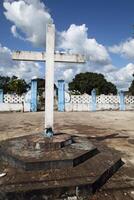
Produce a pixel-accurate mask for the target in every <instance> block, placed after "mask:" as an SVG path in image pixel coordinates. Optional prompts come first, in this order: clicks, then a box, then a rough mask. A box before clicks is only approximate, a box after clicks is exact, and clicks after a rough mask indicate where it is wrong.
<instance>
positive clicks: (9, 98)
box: [0, 91, 31, 112]
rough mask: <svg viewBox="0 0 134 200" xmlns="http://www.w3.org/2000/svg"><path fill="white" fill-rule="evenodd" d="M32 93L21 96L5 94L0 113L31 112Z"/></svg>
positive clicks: (0, 104) (0, 105)
mask: <svg viewBox="0 0 134 200" xmlns="http://www.w3.org/2000/svg"><path fill="white" fill-rule="evenodd" d="M30 108H31V91H28V92H27V93H26V94H23V95H21V96H19V95H17V94H5V95H4V98H3V103H0V112H8V111H9V112H12V111H17V112H23V111H24V112H30Z"/></svg>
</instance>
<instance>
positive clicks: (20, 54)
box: [12, 51, 85, 63]
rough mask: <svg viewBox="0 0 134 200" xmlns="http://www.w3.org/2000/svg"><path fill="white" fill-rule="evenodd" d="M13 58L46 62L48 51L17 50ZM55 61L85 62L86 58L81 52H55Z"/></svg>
mask: <svg viewBox="0 0 134 200" xmlns="http://www.w3.org/2000/svg"><path fill="white" fill-rule="evenodd" d="M12 58H13V59H14V60H20V61H21V60H23V61H35V60H36V61H39V62H45V61H46V53H44V52H38V51H35V52H33V51H32V52H31V51H15V52H13V54H12ZM54 61H55V62H67V63H70V62H71V63H77V62H78V63H84V62H85V58H84V56H82V55H80V54H76V55H74V54H66V53H57V52H55V54H54Z"/></svg>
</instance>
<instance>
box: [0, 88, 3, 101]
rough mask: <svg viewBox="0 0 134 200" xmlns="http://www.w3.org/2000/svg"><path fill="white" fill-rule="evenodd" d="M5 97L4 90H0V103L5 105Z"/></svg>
mask: <svg viewBox="0 0 134 200" xmlns="http://www.w3.org/2000/svg"><path fill="white" fill-rule="evenodd" d="M3 99H4V95H3V89H0V103H3Z"/></svg>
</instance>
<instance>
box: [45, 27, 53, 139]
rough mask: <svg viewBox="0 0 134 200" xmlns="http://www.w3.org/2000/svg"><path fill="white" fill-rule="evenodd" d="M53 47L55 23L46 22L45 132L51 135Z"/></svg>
mask: <svg viewBox="0 0 134 200" xmlns="http://www.w3.org/2000/svg"><path fill="white" fill-rule="evenodd" d="M54 47H55V25H54V24H48V26H47V34H46V76H45V77H46V78H45V134H46V135H49V136H52V135H53V119H54V116H53V115H54Z"/></svg>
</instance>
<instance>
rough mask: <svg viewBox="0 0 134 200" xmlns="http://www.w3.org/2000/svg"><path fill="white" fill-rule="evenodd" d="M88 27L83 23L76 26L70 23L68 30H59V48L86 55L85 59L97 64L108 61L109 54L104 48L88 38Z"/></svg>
mask: <svg viewBox="0 0 134 200" xmlns="http://www.w3.org/2000/svg"><path fill="white" fill-rule="evenodd" d="M87 31H88V28H87V27H86V25H85V24H83V25H80V26H77V25H75V24H72V25H71V26H70V27H69V29H68V30H66V31H63V32H61V33H60V34H59V35H60V37H61V38H60V40H59V48H61V49H64V50H66V51H70V52H72V53H81V54H84V55H86V57H87V60H90V61H91V62H95V63H99V64H108V63H110V56H109V54H108V52H107V50H106V48H105V47H104V46H103V45H101V44H99V43H97V41H96V40H95V39H94V38H93V39H91V38H88V33H87Z"/></svg>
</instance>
